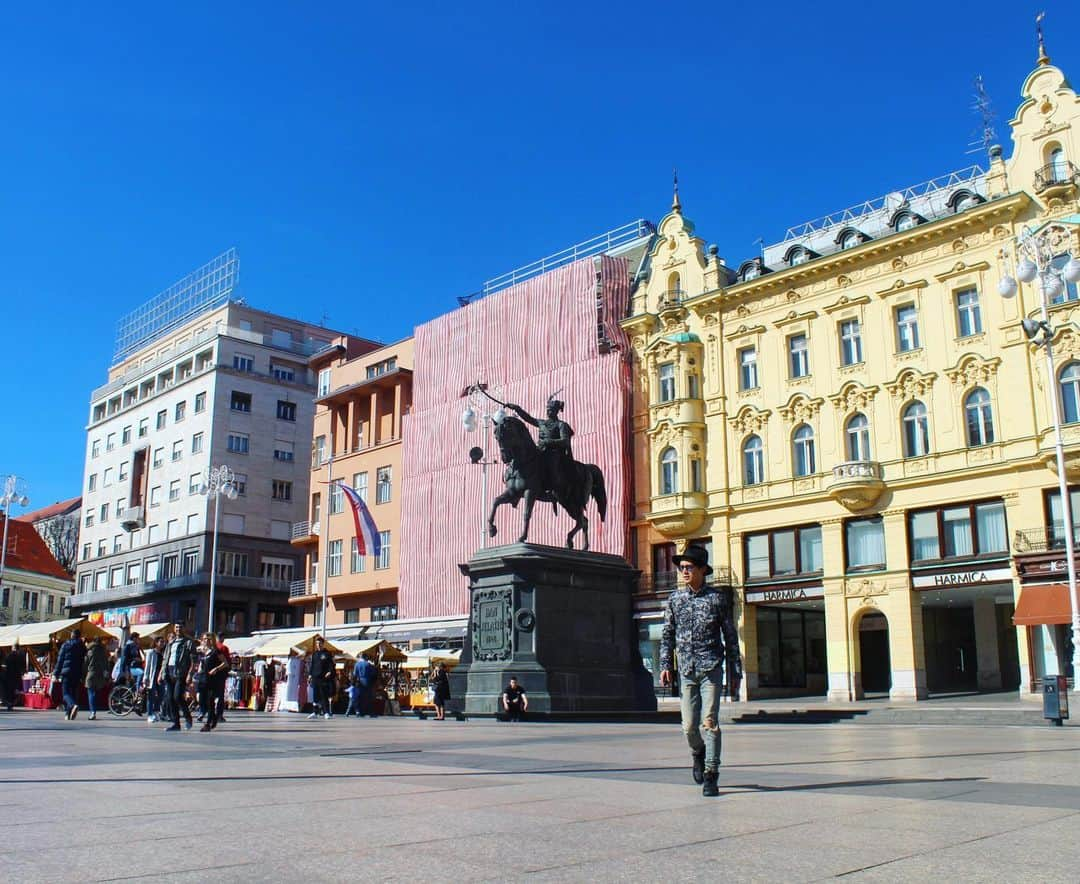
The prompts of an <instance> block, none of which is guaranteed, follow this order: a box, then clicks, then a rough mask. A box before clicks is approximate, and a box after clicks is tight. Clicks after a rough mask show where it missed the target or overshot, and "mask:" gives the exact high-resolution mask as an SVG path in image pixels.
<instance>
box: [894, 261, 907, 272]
mask: <svg viewBox="0 0 1080 884" xmlns="http://www.w3.org/2000/svg"><path fill="white" fill-rule="evenodd" d="M907 266H908V265H907V261H905V260H904V259H903V258H893V260H892V269H893V270H894V271H898V272H899V271H900V270H903V269H904V268H905V267H907Z"/></svg>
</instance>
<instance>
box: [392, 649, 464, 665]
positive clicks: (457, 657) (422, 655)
mask: <svg viewBox="0 0 1080 884" xmlns="http://www.w3.org/2000/svg"><path fill="white" fill-rule="evenodd" d="M460 661H461V651H460V650H457V651H447V650H440V649H438V648H422V649H420V650H418V651H409V657H408V659H407V660H406V661H405V668H406V669H429V668H430V667H432V666H436V665H437V664H439V663H442V664H444V665H445V666H457V664H458V663H459V662H460Z"/></svg>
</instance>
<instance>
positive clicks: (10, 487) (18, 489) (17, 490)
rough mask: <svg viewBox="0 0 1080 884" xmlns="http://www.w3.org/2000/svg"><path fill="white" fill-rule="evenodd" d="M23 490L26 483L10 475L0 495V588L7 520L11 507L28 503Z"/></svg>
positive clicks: (5, 555)
mask: <svg viewBox="0 0 1080 884" xmlns="http://www.w3.org/2000/svg"><path fill="white" fill-rule="evenodd" d="M25 490H26V483H25V482H23V480H22V479H20V478H19V477H18V476H14V475H12V476H8V477H7V478H6V479H4V493H3V494H2V495H0V506H3V508H4V545H3V547H2V548H0V587H3V585H4V566H5V565H6V564H7V536H8V519H9V518H10V517H11V505H12V504H13V503H17V504H18V505H19V506H21V507H25V506H27V505H28V504H29V503H30V498H29V497H27V496H26V494H25Z"/></svg>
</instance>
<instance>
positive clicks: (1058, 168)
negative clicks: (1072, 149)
mask: <svg viewBox="0 0 1080 884" xmlns="http://www.w3.org/2000/svg"><path fill="white" fill-rule="evenodd" d="M1048 157H1049V159H1050V162H1049V164H1048V165H1049V166H1050V180H1051V181H1053V182H1054V183H1055V184H1057V183H1060V182H1062V181H1068V180H1069V164H1068V163H1066V162H1065V151H1064V150H1062V149H1061V147H1060V146H1059V147H1055V148H1054V149H1053V150H1051V151H1050V153H1049V154H1048Z"/></svg>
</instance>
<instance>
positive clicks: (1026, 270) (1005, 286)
mask: <svg viewBox="0 0 1080 884" xmlns="http://www.w3.org/2000/svg"><path fill="white" fill-rule="evenodd" d="M1065 242H1066V239H1065V236H1063V234H1062V231H1061V229H1060V228H1054V227H1048V228H1043V229H1041V230H1032V229H1031V228H1029V227H1025V228H1024V230H1023V233H1021V235H1020V236H1018V237H1017V238H1016V258H1017V262H1016V276H1015V277H1014V276H1012V275H1011V274H1006V275H1005V276H1003V277H1002V278H1001V281H1000V282H999V283H998V294H1000V295H1001V296H1002V297H1003V298H1013V297H1015V296H1016V293H1017V291H1018V290H1019V288H1020V287H1019V285H1018V283H1017V280H1019V281H1020V282H1024V283H1031V282H1035V280H1038V285H1037V286H1036V288H1037V289H1038V291H1039V309H1040V311H1041V315H1042V318H1041V319H1031V318H1025V319H1024V320H1022V321H1021V327H1022V328H1023V330H1024V335H1025V336H1026V337H1027V339H1028V340H1029V341H1031V342H1032V343H1033V344H1034V345H1035V346H1036V347H1041V348H1042V350H1043V352H1044V353H1045V354H1046V377H1047V381H1048V383H1047V386H1048V387H1049V389H1050V414H1051V416H1052V417H1053V419H1054V455H1055V457H1056V458H1057V474H1058V489H1059V492H1060V494H1061V517H1062V521H1063V523H1064V529H1065V565H1066V568H1067V569H1068V574H1069V610H1070V612H1071V614H1072V646H1073V659H1072V667H1073V684H1074V685H1076V684H1077V678H1080V607H1078V604H1080V602H1078V601H1077V598H1076V560H1075V545H1076V544H1075V538H1074V536H1073V512H1072V504H1071V501H1070V500H1069V483H1068V480H1067V478H1066V476H1065V447H1064V443H1063V442H1062V438H1061V410H1060V404H1059V402H1058V388H1057V371H1056V370H1055V368H1054V349H1053V345H1052V340H1053V337H1054V330H1053V327H1052V326H1051V325H1050V311H1049V309H1048V305H1049V303H1050V302H1052V301H1053V300H1054V299H1055V298H1057V297H1058V296H1059V295H1061V294H1062V293H1063V292H1064V291H1065V287H1066V286H1067V285H1068V284H1069V283H1075V282H1077V281H1080V261H1078V260H1077V259H1076V258H1075V257H1074V256H1073V255H1072V253H1071V252H1064V254H1063V252H1062V251H1061V249H1062V247H1063V246H1064V244H1065ZM1062 257H1064V258H1065V260H1064V261H1063V262H1062V261H1061V258H1062ZM1001 258H1002V260H1003V262H1004V263H1005V264H1006V267H1007V266H1008V260H1009V255H1008V253H1007V252H1006V251H1005V250H1004V249H1002V251H1001ZM1055 264H1057V265H1060V266H1055Z"/></svg>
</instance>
